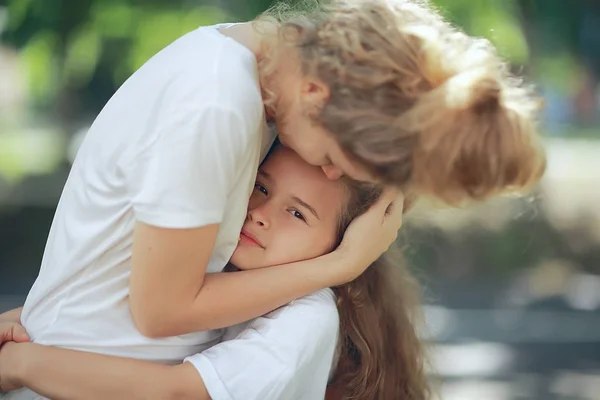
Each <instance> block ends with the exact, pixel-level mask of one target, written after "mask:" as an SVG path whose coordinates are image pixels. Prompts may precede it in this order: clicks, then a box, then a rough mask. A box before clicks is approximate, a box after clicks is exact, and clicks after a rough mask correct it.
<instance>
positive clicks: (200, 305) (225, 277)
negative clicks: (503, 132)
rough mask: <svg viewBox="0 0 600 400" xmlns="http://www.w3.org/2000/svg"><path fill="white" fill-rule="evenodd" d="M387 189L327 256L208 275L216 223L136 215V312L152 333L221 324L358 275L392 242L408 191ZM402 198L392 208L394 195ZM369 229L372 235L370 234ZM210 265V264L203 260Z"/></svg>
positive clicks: (168, 333) (133, 276) (169, 333)
mask: <svg viewBox="0 0 600 400" xmlns="http://www.w3.org/2000/svg"><path fill="white" fill-rule="evenodd" d="M396 196H397V194H396V193H395V192H388V193H387V194H386V195H384V196H382V198H381V199H380V200H379V201H378V203H377V204H375V205H374V206H373V208H372V209H371V210H369V211H368V212H367V213H365V214H364V215H362V216H361V217H359V218H357V219H356V220H355V221H354V222H353V223H352V224H351V226H350V227H349V228H348V230H347V231H346V235H345V236H344V241H343V242H342V245H341V246H340V247H339V248H338V249H337V250H335V251H334V252H332V253H329V254H327V255H324V256H321V257H318V258H315V259H312V260H307V261H301V262H297V263H292V264H286V265H281V266H276V267H270V268H262V269H257V270H251V271H240V272H235V273H229V274H206V275H205V270H206V265H207V264H208V261H209V259H210V256H211V253H212V251H213V247H214V243H215V240H216V236H217V233H218V225H210V226H206V227H202V228H194V229H166V228H157V227H154V226H150V225H146V224H143V223H140V222H138V224H137V225H136V228H135V234H134V245H133V268H132V272H131V279H130V302H131V311H132V315H133V318H134V321H135V322H136V325H137V327H138V329H140V331H141V332H142V333H143V334H144V335H146V336H149V337H164V336H176V335H182V334H186V333H189V332H195V331H202V330H209V329H218V328H223V327H226V326H231V325H235V324H237V323H241V322H243V321H247V320H250V319H253V318H257V317H259V316H260V315H263V314H266V313H267V312H269V311H271V310H274V309H276V308H277V307H280V306H282V305H284V304H286V303H289V302H290V301H291V300H293V299H296V298H300V297H302V296H306V295H308V294H310V293H313V292H315V291H317V290H320V289H323V288H326V287H330V286H336V285H339V284H342V283H345V282H348V281H350V280H352V279H354V278H355V277H356V276H358V275H360V273H362V271H364V269H365V268H366V267H367V266H368V265H370V263H371V262H373V261H374V260H375V259H376V258H377V257H379V256H380V255H381V254H382V253H383V252H384V251H385V250H387V248H388V247H389V245H390V244H391V243H392V242H393V241H394V239H395V238H396V235H397V231H398V229H399V228H400V225H401V221H402V206H401V205H402V198H399V199H398V198H397V197H396ZM394 200H397V201H398V204H399V206H398V207H393V209H392V211H391V212H390V213H389V214H388V213H386V210H387V208H388V206H389V205H390V203H391V202H393V201H394ZM367 232H368V234H366V233H367ZM202 265H204V266H205V267H204V268H201V267H199V266H202Z"/></svg>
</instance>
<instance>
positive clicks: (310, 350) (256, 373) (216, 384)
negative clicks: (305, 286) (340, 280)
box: [185, 289, 339, 400]
mask: <svg viewBox="0 0 600 400" xmlns="http://www.w3.org/2000/svg"><path fill="white" fill-rule="evenodd" d="M338 332H339V316H338V313H337V308H336V304H335V297H334V295H333V292H331V290H330V289H326V290H322V291H319V292H317V293H314V294H312V295H310V296H306V297H303V298H301V299H298V300H295V301H294V302H292V303H290V304H288V305H286V306H284V307H281V308H279V309H277V310H275V311H273V312H271V313H269V314H267V315H265V316H263V317H261V318H257V319H256V320H254V321H253V322H252V323H251V324H250V325H249V326H248V327H247V328H246V329H245V330H243V331H242V332H241V333H240V334H239V335H238V336H237V337H236V338H235V339H233V340H229V341H225V342H222V343H219V344H218V345H216V346H213V347H211V348H210V349H207V350H205V351H204V352H202V353H200V354H196V355H194V356H191V357H188V358H186V360H185V361H187V362H190V363H192V364H193V365H194V366H195V367H196V369H197V370H198V372H199V373H200V375H201V376H202V379H203V381H204V384H205V385H206V388H207V390H208V392H209V394H210V396H211V398H212V399H213V400H288V399H289V400H292V399H294V400H299V399H306V400H309V399H311V400H312V399H322V398H324V396H325V390H326V388H327V381H328V377H329V373H330V370H331V368H332V363H333V358H334V353H335V349H336V346H337V341H338Z"/></svg>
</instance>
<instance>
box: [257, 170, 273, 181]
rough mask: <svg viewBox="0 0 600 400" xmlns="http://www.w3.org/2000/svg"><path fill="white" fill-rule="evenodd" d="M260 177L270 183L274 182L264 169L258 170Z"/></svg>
mask: <svg viewBox="0 0 600 400" xmlns="http://www.w3.org/2000/svg"><path fill="white" fill-rule="evenodd" d="M258 175H260V176H262V177H263V178H265V179H266V180H268V181H272V180H273V179H272V178H271V175H269V174H268V173H267V172H265V171H263V170H262V169H260V170H258Z"/></svg>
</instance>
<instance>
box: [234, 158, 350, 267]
mask: <svg viewBox="0 0 600 400" xmlns="http://www.w3.org/2000/svg"><path fill="white" fill-rule="evenodd" d="M345 201H346V192H345V190H344V187H343V184H342V183H341V181H334V180H330V179H327V177H326V176H325V174H324V173H323V171H322V169H321V168H319V167H314V166H311V165H309V164H307V163H306V162H305V161H303V160H302V158H300V156H298V155H297V154H296V153H294V152H293V151H292V150H289V149H286V148H283V147H279V148H278V149H276V150H275V151H274V152H273V153H272V154H271V155H270V156H269V158H268V159H267V161H265V162H264V163H263V165H262V166H261V168H260V170H259V172H258V175H257V178H256V185H255V188H254V192H253V193H252V196H251V197H250V202H249V204H248V216H247V218H246V222H245V223H244V227H243V229H242V232H241V234H240V241H239V243H238V246H237V248H236V250H235V252H234V253H233V256H232V257H231V263H232V264H233V265H235V266H236V267H237V268H239V269H242V270H246V269H255V268H264V267H270V266H275V265H280V264H288V263H291V262H296V261H302V260H307V259H311V258H315V257H318V256H321V255H323V254H326V253H327V252H329V251H331V250H332V248H333V246H334V245H335V243H336V239H337V237H336V236H337V225H338V218H339V215H340V212H341V209H342V204H344V202H345Z"/></svg>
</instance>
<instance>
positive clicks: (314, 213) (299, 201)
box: [292, 196, 321, 220]
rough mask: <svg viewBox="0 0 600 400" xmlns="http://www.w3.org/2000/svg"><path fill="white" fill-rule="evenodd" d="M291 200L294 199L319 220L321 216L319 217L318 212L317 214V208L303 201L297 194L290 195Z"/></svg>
mask: <svg viewBox="0 0 600 400" xmlns="http://www.w3.org/2000/svg"><path fill="white" fill-rule="evenodd" d="M292 200H294V202H296V203H297V204H298V205H299V206H301V207H304V208H306V209H307V210H308V211H310V212H311V213H312V214H313V215H314V216H315V217H316V218H317V219H318V220H321V218H319V214H317V210H315V209H314V208H313V207H312V206H311V205H310V204H308V203H307V202H305V201H304V200H302V199H301V198H299V197H297V196H292Z"/></svg>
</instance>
